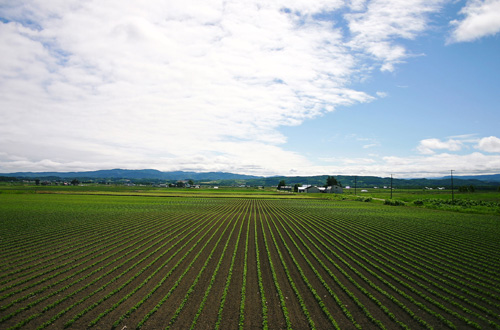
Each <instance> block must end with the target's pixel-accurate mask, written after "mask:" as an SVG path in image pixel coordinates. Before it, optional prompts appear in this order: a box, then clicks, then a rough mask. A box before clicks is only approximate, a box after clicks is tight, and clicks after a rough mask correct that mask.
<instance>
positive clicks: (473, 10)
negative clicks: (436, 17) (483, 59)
mask: <svg viewBox="0 0 500 330" xmlns="http://www.w3.org/2000/svg"><path fill="white" fill-rule="evenodd" d="M460 14H462V15H463V16H465V17H464V18H463V19H462V20H453V21H451V22H450V23H451V25H452V26H453V27H454V29H453V31H452V34H451V37H450V40H449V41H450V42H467V41H474V40H477V39H479V38H483V37H486V36H492V35H495V34H497V33H498V32H500V0H468V1H467V4H466V5H465V7H463V8H462V10H460Z"/></svg>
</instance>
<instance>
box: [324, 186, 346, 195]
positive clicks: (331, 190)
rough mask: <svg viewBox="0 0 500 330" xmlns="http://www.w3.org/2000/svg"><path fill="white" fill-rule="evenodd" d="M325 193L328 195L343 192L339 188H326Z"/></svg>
mask: <svg viewBox="0 0 500 330" xmlns="http://www.w3.org/2000/svg"><path fill="white" fill-rule="evenodd" d="M325 192H326V193H329V194H342V193H343V192H344V190H343V189H342V187H341V186H337V185H335V186H328V187H326V191H325Z"/></svg>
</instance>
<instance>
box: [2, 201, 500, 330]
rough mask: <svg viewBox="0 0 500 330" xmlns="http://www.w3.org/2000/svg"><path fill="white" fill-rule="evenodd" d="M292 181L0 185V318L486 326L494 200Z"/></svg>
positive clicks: (34, 322) (495, 244) (499, 220)
mask: <svg viewBox="0 0 500 330" xmlns="http://www.w3.org/2000/svg"><path fill="white" fill-rule="evenodd" d="M219 194H220V193H219ZM242 196H243V197H244V198H241V197H242ZM293 196H294V195H290V196H288V195H283V196H279V195H271V194H269V195H267V196H266V195H265V194H264V195H258V194H257V193H256V194H255V195H253V198H252V195H251V194H242V195H231V196H226V197H224V195H223V194H221V195H220V196H219V197H218V198H215V197H214V196H212V195H203V194H191V195H190V196H180V197H175V196H170V197H158V196H153V195H148V196H147V197H146V196H139V195H138V196H113V195H92V194H81V193H78V194H71V193H66V194H62V193H52V194H26V193H24V194H7V193H3V194H0V253H1V255H2V258H1V259H0V328H1V329H45V328H46V329H63V328H68V329H86V328H90V329H112V328H116V329H125V327H126V329H136V328H140V329H356V328H357V329H362V328H363V329H375V328H379V329H399V328H402V329H500V279H499V276H498V274H500V239H499V237H500V217H499V216H498V215H487V214H462V213H456V212H446V211H441V210H431V209H423V208H417V207H392V206H386V205H381V204H380V203H364V202H357V201H350V200H345V201H341V200H322V199H314V198H300V199H298V198H293ZM229 197H231V198H229ZM283 197H286V198H283Z"/></svg>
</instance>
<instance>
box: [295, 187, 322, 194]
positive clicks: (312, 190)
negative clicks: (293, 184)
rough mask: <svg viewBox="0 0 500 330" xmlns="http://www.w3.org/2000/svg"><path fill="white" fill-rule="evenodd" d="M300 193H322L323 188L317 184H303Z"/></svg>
mask: <svg viewBox="0 0 500 330" xmlns="http://www.w3.org/2000/svg"><path fill="white" fill-rule="evenodd" d="M298 191H299V193H308V194H314V193H320V192H321V190H320V189H319V188H318V187H316V186H302V187H299V190H298Z"/></svg>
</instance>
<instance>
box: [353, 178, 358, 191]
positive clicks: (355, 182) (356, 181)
mask: <svg viewBox="0 0 500 330" xmlns="http://www.w3.org/2000/svg"><path fill="white" fill-rule="evenodd" d="M357 183H358V176H357V175H355V176H354V195H356V185H357Z"/></svg>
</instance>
